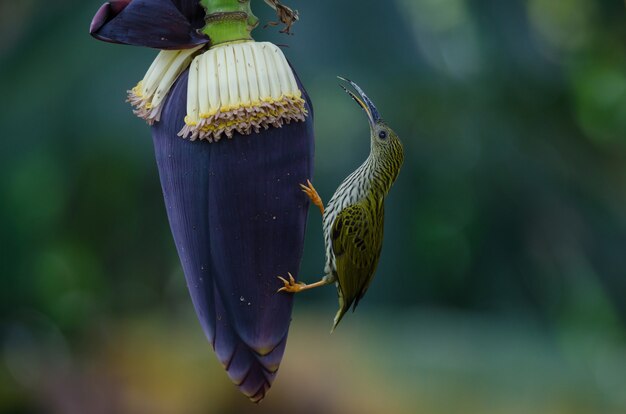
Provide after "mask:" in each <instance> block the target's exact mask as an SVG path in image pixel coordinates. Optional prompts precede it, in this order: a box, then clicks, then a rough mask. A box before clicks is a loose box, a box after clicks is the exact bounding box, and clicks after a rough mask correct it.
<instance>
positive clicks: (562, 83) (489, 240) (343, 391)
mask: <svg viewBox="0 0 626 414" xmlns="http://www.w3.org/2000/svg"><path fill="white" fill-rule="evenodd" d="M101 1H102V0H93V1H92V0H89V1H86V0H55V1H53V2H50V1H46V2H44V1H41V0H20V1H13V0H0V96H1V98H2V99H1V101H2V105H0V108H1V110H0V138H1V139H0V143H1V145H2V150H0V177H1V178H0V196H1V202H0V229H1V233H0V277H1V281H2V284H1V285H0V286H1V288H0V412H2V413H7V414H8V413H69V414H73V413H81V414H82V413H95V414H98V413H120V414H126V413H133V414H134V413H140V414H141V413H150V414H154V413H156V414H160V413H281V412H292V413H311V414H313V413H331V414H333V413H383V412H384V413H420V414H421V413H425V414H426V413H428V414H439V413H459V412H463V413H469V414H473V413H476V414H490V413H494V414H495V413H498V414H500V413H505V414H508V413H511V414H517V413H519V414H525V413H541V414H543V413H563V414H565V413H567V414H570V413H573V414H575V413H585V414H587V413H593V414H612V413H624V412H626V323H625V322H626V19H625V17H626V13H625V7H624V2H623V1H621V0H595V1H594V0H564V1H555V0H527V1H521V0H511V1H506V2H505V1H501V0H483V1H478V0H477V1H470V0H394V1H391V0H390V1H376V0H361V1H356V0H355V1H334V0H317V1H303V0H291V1H286V3H287V4H288V5H290V6H292V7H294V8H296V9H298V10H299V11H300V17H301V18H300V22H299V23H297V24H296V26H294V30H295V33H296V35H295V36H290V37H287V36H284V35H281V34H279V33H278V30H277V29H276V28H270V29H266V30H263V29H261V28H259V29H258V30H257V31H256V32H255V37H256V38H257V39H263V40H271V41H274V42H275V43H278V44H287V45H289V48H287V49H285V53H286V54H287V56H288V57H289V58H290V59H291V61H292V63H293V64H294V66H295V67H296V68H297V70H298V72H299V75H300V77H301V78H302V80H303V81H304V83H305V85H306V86H307V88H308V91H309V93H310V95H311V97H312V99H313V102H314V105H315V114H316V128H317V156H316V174H315V180H314V182H315V183H316V186H317V187H318V190H319V191H320V194H321V195H322V197H323V198H325V199H328V198H329V197H330V195H332V192H333V191H334V189H335V188H336V186H337V185H338V184H339V182H340V181H341V180H342V179H343V178H344V177H345V176H346V175H347V174H348V173H349V172H351V171H352V170H354V169H355V168H356V167H357V166H358V165H359V164H360V162H361V161H362V160H363V159H364V158H365V156H366V154H367V152H368V150H369V144H368V130H367V128H368V127H367V122H366V119H365V116H364V115H363V113H362V112H361V111H359V110H358V108H357V107H356V106H355V105H354V104H353V103H352V102H351V101H350V100H349V99H348V98H347V97H346V96H345V94H344V93H343V92H342V91H341V90H340V89H339V88H338V87H337V80H336V78H335V76H336V75H344V76H348V77H350V78H352V79H354V80H356V81H357V82H358V83H360V84H361V85H363V86H364V88H365V89H366V90H367V91H368V93H369V94H370V96H371V97H372V98H373V99H374V101H375V102H377V104H378V106H379V108H380V110H381V112H382V113H383V115H384V117H385V118H386V120H387V121H388V123H389V124H390V125H392V126H393V127H394V128H395V130H396V131H397V132H398V133H399V135H400V136H401V138H402V139H403V141H404V143H405V149H406V152H407V154H406V155H407V156H406V162H405V166H404V169H403V171H402V174H401V175H400V178H399V180H398V182H397V183H396V186H395V187H394V189H393V191H392V193H391V195H390V197H389V199H388V204H387V227H386V239H385V247H384V249H383V256H382V259H381V263H380V267H379V271H378V273H377V278H376V279H375V281H374V283H373V285H372V288H371V289H370V291H369V293H368V295H367V297H366V299H365V300H364V301H363V303H362V305H361V306H360V308H359V311H358V312H356V313H355V314H351V315H349V316H348V317H347V318H346V319H345V320H344V322H343V323H342V325H341V326H340V327H339V329H338V330H337V332H336V333H335V334H333V335H332V336H331V335H330V334H329V333H328V332H329V329H330V326H331V321H332V317H333V316H334V313H335V310H336V306H337V305H336V294H335V292H334V289H332V288H328V289H320V290H319V291H316V292H311V293H307V294H306V295H302V296H299V297H298V299H297V301H296V307H295V312H294V319H293V323H292V329H291V334H290V341H289V344H288V347H287V352H286V354H285V358H284V360H283V365H282V368H281V371H280V373H279V376H278V379H277V381H276V382H275V384H274V387H273V390H272V391H271V392H270V394H269V396H268V398H267V399H266V400H265V401H264V402H263V403H262V404H261V405H260V406H254V405H252V404H250V403H248V402H247V400H246V399H245V398H244V397H243V396H241V395H240V394H239V393H238V392H237V391H236V389H235V387H233V386H232V384H231V383H230V381H229V380H228V379H227V377H226V375H225V373H224V372H223V370H222V368H221V366H219V364H218V363H217V360H216V358H215V356H214V355H213V353H212V351H211V349H210V346H209V344H208V343H207V342H206V340H205V338H204V335H203V333H202V330H201V328H200V326H199V324H198V322H197V320H196V317H195V314H194V313H193V309H192V305H191V302H190V300H189V298H188V293H187V291H186V286H185V282H184V278H183V275H182V271H181V269H180V266H179V262H178V258H177V256H176V252H175V248H174V244H173V241H172V238H171V235H170V232H169V227H168V223H167V219H166V215H165V211H164V208H163V201H162V195H161V190H160V186H159V180H158V176H157V171H156V166H155V162H154V156H153V149H152V143H151V139H150V131H149V129H148V128H147V127H146V125H145V124H144V122H143V121H141V120H139V119H138V118H136V117H134V116H133V115H132V112H131V109H130V107H129V106H128V104H125V103H124V99H125V91H126V89H127V88H129V87H131V86H133V85H134V84H135V83H136V82H137V81H138V80H139V79H141V78H142V77H143V74H144V73H145V71H146V70H147V68H148V66H149V64H150V62H151V60H152V59H153V58H154V56H155V52H154V51H151V50H146V49H139V48H132V47H125V46H117V45H109V44H105V43H102V42H97V41H95V40H93V39H91V38H90V37H89V36H88V34H87V28H88V26H89V22H90V20H91V17H92V15H93V14H94V12H95V11H96V10H97V8H98V6H99V5H100V3H101ZM254 3H256V4H254ZM253 8H254V10H255V13H256V14H257V15H258V16H259V17H260V18H261V21H262V22H267V21H270V20H274V16H273V14H272V11H271V10H270V9H269V8H267V7H266V6H265V5H264V4H263V2H262V1H261V0H253ZM323 254H324V252H323V242H322V236H321V226H320V220H319V216H318V214H317V213H316V211H315V210H312V211H311V216H310V223H309V230H308V234H307V244H306V256H305V259H304V262H303V267H302V270H301V275H302V277H303V278H304V279H305V280H308V281H313V280H314V279H315V278H316V277H317V276H319V275H320V272H321V271H322V269H323V263H324V262H323V261H324V257H323Z"/></svg>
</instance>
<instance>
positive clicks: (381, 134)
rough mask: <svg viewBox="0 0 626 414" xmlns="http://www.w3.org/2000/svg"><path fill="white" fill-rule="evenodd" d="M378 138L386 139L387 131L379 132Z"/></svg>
mask: <svg viewBox="0 0 626 414" xmlns="http://www.w3.org/2000/svg"><path fill="white" fill-rule="evenodd" d="M378 138H380V139H387V131H380V132H379V133H378Z"/></svg>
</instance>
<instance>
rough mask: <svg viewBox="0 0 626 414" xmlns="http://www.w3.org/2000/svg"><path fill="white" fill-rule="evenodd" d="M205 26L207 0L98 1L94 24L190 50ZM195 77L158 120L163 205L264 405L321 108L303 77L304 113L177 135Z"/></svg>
mask: <svg viewBox="0 0 626 414" xmlns="http://www.w3.org/2000/svg"><path fill="white" fill-rule="evenodd" d="M203 23H204V10H203V8H202V7H201V6H200V5H199V2H198V0H171V1H170V0H134V1H133V0H120V1H111V2H109V3H105V4H104V5H103V6H102V7H101V8H100V9H99V10H98V12H97V13H96V16H95V17H94V20H93V22H92V25H91V29H90V33H91V35H93V36H94V37H96V38H97V39H100V40H104V41H107V42H113V43H121V44H129V45H136V46H147V47H152V48H158V49H172V50H176V49H189V48H192V47H196V46H198V45H202V44H206V43H209V42H210V39H209V38H207V37H206V36H204V35H202V34H199V33H200V32H199V31H198V30H197V29H198V28H200V27H201V26H202V25H203ZM294 75H295V72H294ZM296 79H297V76H296ZM188 82H189V69H186V70H185V71H184V72H183V73H182V74H181V75H180V76H179V77H178V79H177V80H176V82H175V84H174V85H173V86H172V88H171V89H170V91H169V94H168V96H167V98H166V99H165V101H164V103H163V110H162V114H161V117H160V121H158V122H155V123H154V125H153V126H152V137H153V142H154V148H155V154H156V161H157V166H158V169H159V174H160V178H161V185H162V189H163V195H164V199H165V206H166V209H167V214H168V218H169V222H170V227H171V230H172V234H173V237H174V241H175V244H176V248H177V250H178V254H179V257H180V261H181V264H182V267H183V270H184V273H185V277H186V280H187V285H188V288H189V292H190V294H191V298H192V301H193V305H194V307H195V310H196V313H197V315H198V318H199V320H200V323H201V325H202V328H203V329H204V332H205V334H206V336H207V338H208V340H209V342H210V343H211V344H212V346H213V348H214V350H215V352H216V354H217V357H218V359H219V361H220V362H221V363H222V364H223V365H224V367H225V369H226V371H227V372H228V375H229V376H230V378H231V379H232V381H233V382H234V383H235V384H236V385H237V386H238V387H239V389H240V390H241V391H242V392H243V393H244V394H245V395H246V396H247V397H249V398H250V399H251V400H252V401H254V402H258V401H260V400H261V399H263V398H264V396H265V394H266V392H267V391H268V389H269V388H270V386H271V384H272V382H273V380H274V378H275V376H276V372H277V370H278V367H279V365H280V362H281V360H282V356H283V353H284V350H285V345H286V340H287V334H288V330H289V324H290V321H291V311H292V306H293V296H292V295H285V294H276V290H277V288H278V287H279V286H278V284H277V282H276V280H277V279H276V276H277V275H281V274H287V272H291V273H295V272H297V271H298V269H299V267H300V261H301V258H302V253H303V246H304V233H305V229H306V218H307V211H308V207H309V200H308V198H307V196H306V195H305V194H304V193H302V192H301V191H300V190H299V186H298V184H299V183H303V182H306V180H307V179H309V178H310V177H311V176H312V168H313V153H314V133H313V111H312V105H311V102H310V100H309V98H308V95H307V94H306V92H305V90H304V88H303V87H302V84H301V83H300V81H299V80H297V86H298V87H299V89H300V91H301V93H302V97H303V99H304V100H305V107H306V110H307V111H308V116H307V117H306V120H305V121H303V122H290V123H288V124H285V125H283V126H282V127H281V128H276V127H270V128H269V129H262V130H261V131H260V132H258V133H252V134H250V135H241V134H239V133H237V132H235V133H234V136H233V137H232V138H231V139H223V140H221V141H219V142H213V143H209V142H207V141H203V140H196V141H191V140H188V139H183V138H181V137H180V136H179V131H180V130H181V127H182V126H183V125H184V122H185V121H184V119H185V115H186V109H187V108H186V103H187V92H188V91H187V89H188Z"/></svg>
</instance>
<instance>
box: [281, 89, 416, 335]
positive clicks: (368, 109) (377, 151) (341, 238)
mask: <svg viewBox="0 0 626 414" xmlns="http://www.w3.org/2000/svg"><path fill="white" fill-rule="evenodd" d="M339 79H340V80H341V81H343V82H345V83H348V84H350V85H351V86H352V88H354V90H356V92H357V93H358V96H357V94H355V93H354V92H352V91H351V90H349V89H348V88H346V86H344V85H343V84H340V86H341V88H342V89H343V90H344V91H345V92H346V93H347V94H348V95H350V96H351V97H352V99H354V101H355V102H356V103H357V104H358V105H359V106H360V107H361V108H362V109H363V110H364V111H365V113H366V114H367V118H368V121H369V126H370V154H369V156H368V157H367V159H366V160H365V162H363V164H361V166H360V167H359V168H357V169H356V170H355V171H354V172H353V173H352V174H350V175H349V176H348V177H347V178H346V179H345V180H343V182H342V183H341V185H339V187H338V188H337V190H336V191H335V193H334V195H333V196H332V198H331V199H330V201H329V202H328V205H327V206H326V207H324V203H323V202H322V199H321V197H320V196H319V194H318V193H317V191H316V189H315V187H314V186H313V184H312V183H311V181H310V180H307V183H306V184H300V186H301V189H302V191H304V192H305V193H306V195H307V196H308V197H309V198H310V199H311V202H312V204H314V205H315V206H317V207H318V208H319V210H320V212H321V214H322V228H323V232H324V243H325V248H326V264H325V267H324V276H323V277H322V278H321V279H320V280H319V281H318V282H315V283H311V284H306V283H301V282H296V280H295V278H294V277H293V275H292V274H291V273H287V275H288V278H284V277H282V276H278V278H279V279H280V281H281V282H282V284H283V286H282V287H281V288H280V289H278V292H283V293H298V292H302V291H306V290H310V289H313V288H317V287H321V286H325V285H328V284H332V283H334V284H335V285H336V287H337V294H338V297H339V310H338V311H337V314H336V315H335V318H334V322H333V327H332V330H331V332H333V331H334V330H335V328H336V327H337V325H338V324H339V322H340V321H341V319H342V318H343V316H344V315H345V313H346V312H347V311H348V310H349V309H350V307H351V306H352V309H353V311H354V310H355V309H356V307H357V305H358V304H359V301H360V300H361V299H363V296H364V295H365V293H366V292H367V290H368V288H369V286H370V284H371V283H372V280H373V278H374V274H375V273H376V267H377V265H378V261H379V259H380V255H381V249H382V245H383V230H384V215H385V214H384V213H385V197H386V196H387V194H388V193H389V191H390V189H391V187H392V185H393V183H394V182H395V180H396V178H397V177H398V174H399V173H400V169H401V167H402V164H403V162H404V149H403V146H402V143H401V141H400V139H399V138H398V135H397V134H396V133H395V132H394V131H393V130H392V129H391V128H390V127H389V126H388V125H387V124H386V123H385V121H384V120H383V119H382V117H381V115H380V113H379V112H378V109H377V108H376V106H375V105H374V103H373V102H372V101H371V99H370V98H368V96H367V95H366V94H365V92H364V91H363V89H361V88H360V87H359V85H357V84H356V83H354V82H353V81H351V80H349V79H345V78H342V77H339Z"/></svg>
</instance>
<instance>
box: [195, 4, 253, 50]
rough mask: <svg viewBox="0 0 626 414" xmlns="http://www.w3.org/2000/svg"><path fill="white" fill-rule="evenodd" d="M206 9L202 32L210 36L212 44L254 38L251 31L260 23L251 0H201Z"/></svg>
mask: <svg viewBox="0 0 626 414" xmlns="http://www.w3.org/2000/svg"><path fill="white" fill-rule="evenodd" d="M199 1H200V4H201V5H202V7H204V10H205V11H206V17H205V22H206V25H205V26H204V28H203V29H202V33H204V34H206V35H207V36H209V38H210V39H211V46H215V45H219V44H223V43H229V42H237V41H244V40H252V35H251V32H252V30H254V28H256V27H257V26H258V25H259V19H258V18H257V17H256V16H255V15H254V14H252V9H251V8H250V0H199Z"/></svg>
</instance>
